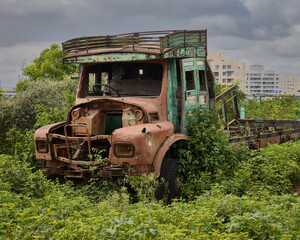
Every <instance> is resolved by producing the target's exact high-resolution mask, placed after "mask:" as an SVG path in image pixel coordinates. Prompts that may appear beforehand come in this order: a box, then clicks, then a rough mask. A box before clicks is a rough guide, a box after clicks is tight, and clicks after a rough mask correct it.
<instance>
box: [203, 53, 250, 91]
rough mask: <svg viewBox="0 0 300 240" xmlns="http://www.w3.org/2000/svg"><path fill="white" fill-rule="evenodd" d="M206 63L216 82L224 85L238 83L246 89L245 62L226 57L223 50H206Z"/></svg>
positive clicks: (242, 88)
mask: <svg viewBox="0 0 300 240" xmlns="http://www.w3.org/2000/svg"><path fill="white" fill-rule="evenodd" d="M208 63H209V65H210V68H211V70H212V72H213V73H214V76H215V79H216V83H219V84H222V85H226V86H228V85H231V84H233V83H238V84H239V86H240V88H241V90H243V91H244V92H245V91H246V89H245V82H246V63H244V62H239V61H235V60H232V59H227V58H226V57H225V53H224V52H208Z"/></svg>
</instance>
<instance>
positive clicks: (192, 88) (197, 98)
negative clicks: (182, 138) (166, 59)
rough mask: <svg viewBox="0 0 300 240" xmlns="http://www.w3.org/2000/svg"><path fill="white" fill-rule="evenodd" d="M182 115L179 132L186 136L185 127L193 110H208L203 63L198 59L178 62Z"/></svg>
mask: <svg viewBox="0 0 300 240" xmlns="http://www.w3.org/2000/svg"><path fill="white" fill-rule="evenodd" d="M180 61H181V62H180V67H181V79H182V81H181V89H182V114H181V121H180V131H181V132H182V133H184V134H187V130H186V126H187V125H188V124H189V123H190V120H189V119H188V115H190V113H191V111H192V110H193V109H194V108H197V109H199V108H200V107H201V108H205V109H209V95H208V88H207V77H206V70H205V69H206V68H205V61H204V60H203V59H200V58H186V59H182V60H180Z"/></svg>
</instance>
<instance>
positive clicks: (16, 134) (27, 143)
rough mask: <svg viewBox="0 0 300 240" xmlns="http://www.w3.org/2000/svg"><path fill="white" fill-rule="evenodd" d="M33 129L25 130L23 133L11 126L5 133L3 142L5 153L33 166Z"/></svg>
mask: <svg viewBox="0 0 300 240" xmlns="http://www.w3.org/2000/svg"><path fill="white" fill-rule="evenodd" d="M33 134H34V129H31V130H26V131H25V132H24V133H21V132H20V131H18V130H16V129H15V128H12V129H10V130H9V131H8V133H7V138H6V141H5V143H4V146H3V147H4V148H5V152H6V154H8V155H10V156H12V157H13V158H14V159H16V160H18V161H24V162H27V163H28V164H31V165H32V166H34V165H35V164H36V159H35V151H34V139H33Z"/></svg>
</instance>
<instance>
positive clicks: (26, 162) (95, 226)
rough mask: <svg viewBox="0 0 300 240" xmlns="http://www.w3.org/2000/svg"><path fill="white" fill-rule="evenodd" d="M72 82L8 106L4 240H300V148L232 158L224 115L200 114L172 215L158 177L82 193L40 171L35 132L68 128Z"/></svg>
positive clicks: (287, 101) (26, 90) (1, 199)
mask: <svg viewBox="0 0 300 240" xmlns="http://www.w3.org/2000/svg"><path fill="white" fill-rule="evenodd" d="M41 66H42V65H41ZM41 78H42V77H41ZM63 78H64V79H63V80H60V82H57V81H52V80H44V79H39V78H36V79H35V80H33V79H32V80H29V81H28V82H26V83H25V84H24V86H23V85H22V86H23V87H20V89H19V92H18V94H17V95H16V97H14V98H12V99H3V98H1V101H0V109H1V115H0V123H1V124H0V139H1V140H0V141H1V142H0V153H2V155H0V219H1V221H0V239H39V238H41V239H297V238H298V235H299V232H300V220H299V215H300V198H299V196H298V193H293V187H294V188H295V187H296V186H299V185H300V177H299V176H300V145H299V143H297V142H288V143H284V144H281V145H270V146H268V147H266V148H264V149H261V150H257V151H249V150H248V149H247V148H245V147H235V148H233V147H232V146H230V145H228V141H227V135H225V134H224V132H223V131H220V130H218V129H220V122H219V120H218V118H217V116H216V115H215V113H209V112H205V111H196V110H195V111H194V117H195V119H194V122H193V123H192V124H191V125H190V128H189V129H188V130H189V134H190V138H189V141H188V142H187V144H185V145H181V146H179V147H180V148H179V150H178V152H179V154H180V162H179V182H180V184H179V185H180V186H181V192H180V196H178V198H177V199H175V200H174V201H173V202H171V203H170V204H169V205H166V204H163V203H162V202H157V201H156V200H155V197H154V196H155V190H156V189H157V186H158V182H157V181H156V178H155V176H154V175H150V176H127V177H126V178H125V179H114V180H113V181H111V180H96V179H91V180H90V181H89V182H87V183H82V184H77V185H74V184H73V183H71V182H68V181H66V182H65V183H63V184H62V183H59V182H58V181H55V180H49V179H47V178H46V177H45V176H44V175H43V174H41V172H39V171H35V169H34V166H35V165H36V162H35V156H34V143H33V133H34V130H35V129H36V128H37V127H38V126H43V125H48V124H51V123H53V122H58V121H63V120H65V119H66V117H67V112H68V110H69V108H70V107H71V106H72V105H73V102H74V96H75V87H76V84H77V83H76V81H74V80H70V79H67V78H66V77H65V76H64V77H63ZM56 80H57V79H56ZM19 86H21V84H20V85H19ZM244 101H245V102H244V106H245V107H246V114H248V115H247V117H265V118H271V117H272V116H273V115H274V116H275V115H276V117H274V118H295V115H293V114H294V113H295V109H297V108H298V107H299V105H298V104H299V103H297V102H296V101H294V100H293V99H292V98H284V99H279V98H276V99H273V100H264V101H261V102H253V101H252V100H245V99H244ZM283 109H284V111H283ZM265 112H268V114H269V115H255V114H265ZM96 154H97V153H96ZM129 186H130V187H129ZM133 192H134V194H133ZM297 196H298V197H297Z"/></svg>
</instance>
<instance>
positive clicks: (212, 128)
mask: <svg viewBox="0 0 300 240" xmlns="http://www.w3.org/2000/svg"><path fill="white" fill-rule="evenodd" d="M192 121H193V122H192V123H191V124H190V126H189V128H188V132H189V140H188V142H187V144H186V145H185V146H184V148H183V149H180V150H179V154H180V162H179V170H178V174H179V179H180V182H181V183H182V186H181V189H182V191H181V196H182V197H184V198H186V199H191V198H193V197H194V196H198V195H200V194H201V193H203V192H204V191H206V190H209V189H211V187H212V185H213V184H215V183H216V182H217V181H218V180H219V179H220V178H221V177H222V176H223V175H224V174H225V175H226V176H232V175H233V173H234V171H235V170H236V169H237V167H238V164H239V162H240V161H242V160H244V159H245V158H246V157H247V149H246V148H244V147H239V148H236V149H233V147H232V146H230V145H229V144H228V136H227V135H226V134H225V133H224V132H223V131H221V130H219V129H220V128H221V123H220V121H219V120H218V118H217V115H216V113H211V112H206V111H196V110H194V112H193V120H192Z"/></svg>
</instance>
